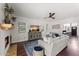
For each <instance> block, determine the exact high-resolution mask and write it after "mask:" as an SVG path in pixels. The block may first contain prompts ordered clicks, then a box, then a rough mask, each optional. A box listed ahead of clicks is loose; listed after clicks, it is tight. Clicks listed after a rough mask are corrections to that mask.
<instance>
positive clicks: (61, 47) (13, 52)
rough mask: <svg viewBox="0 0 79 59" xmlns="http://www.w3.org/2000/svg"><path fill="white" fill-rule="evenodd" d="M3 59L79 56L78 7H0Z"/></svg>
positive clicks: (7, 4)
mask: <svg viewBox="0 0 79 59" xmlns="http://www.w3.org/2000/svg"><path fill="white" fill-rule="evenodd" d="M0 56H79V3H0Z"/></svg>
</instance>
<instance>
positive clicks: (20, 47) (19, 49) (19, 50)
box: [17, 42, 27, 56]
mask: <svg viewBox="0 0 79 59" xmlns="http://www.w3.org/2000/svg"><path fill="white" fill-rule="evenodd" d="M23 45H24V42H22V43H17V56H27V53H26V51H25V49H24V46H23Z"/></svg>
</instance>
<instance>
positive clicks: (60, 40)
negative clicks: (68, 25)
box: [38, 34, 69, 56]
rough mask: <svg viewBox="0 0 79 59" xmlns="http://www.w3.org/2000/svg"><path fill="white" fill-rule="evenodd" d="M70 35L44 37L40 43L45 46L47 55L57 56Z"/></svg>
mask: <svg viewBox="0 0 79 59" xmlns="http://www.w3.org/2000/svg"><path fill="white" fill-rule="evenodd" d="M68 39H69V36H67V35H64V34H62V35H60V36H59V37H55V38H52V37H49V38H47V37H43V40H38V44H39V45H41V46H42V47H44V52H45V55H46V56H56V55H57V54H58V53H59V52H61V51H62V50H63V49H64V48H65V47H66V46H67V43H68Z"/></svg>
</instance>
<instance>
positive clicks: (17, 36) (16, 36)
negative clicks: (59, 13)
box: [11, 16, 79, 43]
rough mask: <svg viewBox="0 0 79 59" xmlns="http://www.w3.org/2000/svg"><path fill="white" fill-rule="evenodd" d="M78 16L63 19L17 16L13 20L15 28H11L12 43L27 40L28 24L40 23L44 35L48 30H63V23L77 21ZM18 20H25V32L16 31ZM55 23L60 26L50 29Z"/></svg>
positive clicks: (59, 31)
mask: <svg viewBox="0 0 79 59" xmlns="http://www.w3.org/2000/svg"><path fill="white" fill-rule="evenodd" d="M78 19H79V17H72V18H68V19H63V20H59V21H58V20H56V19H55V20H52V19H30V18H26V17H19V16H17V19H16V22H14V24H15V29H13V30H12V32H11V33H12V43H15V42H21V41H27V40H28V31H29V27H30V25H33V24H35V25H40V26H41V27H44V31H43V33H42V35H43V36H45V34H46V33H48V32H58V33H61V32H62V30H63V24H67V23H75V22H77V23H78V22H79V20H78ZM18 22H25V23H26V32H25V33H19V32H18ZM46 24H48V30H47V31H46ZM55 24H60V25H61V28H60V29H57V30H56V29H55V30H53V29H52V25H55ZM78 35H79V24H78Z"/></svg>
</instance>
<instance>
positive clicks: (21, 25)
mask: <svg viewBox="0 0 79 59" xmlns="http://www.w3.org/2000/svg"><path fill="white" fill-rule="evenodd" d="M18 32H19V33H25V32H26V23H24V22H19V23H18Z"/></svg>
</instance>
